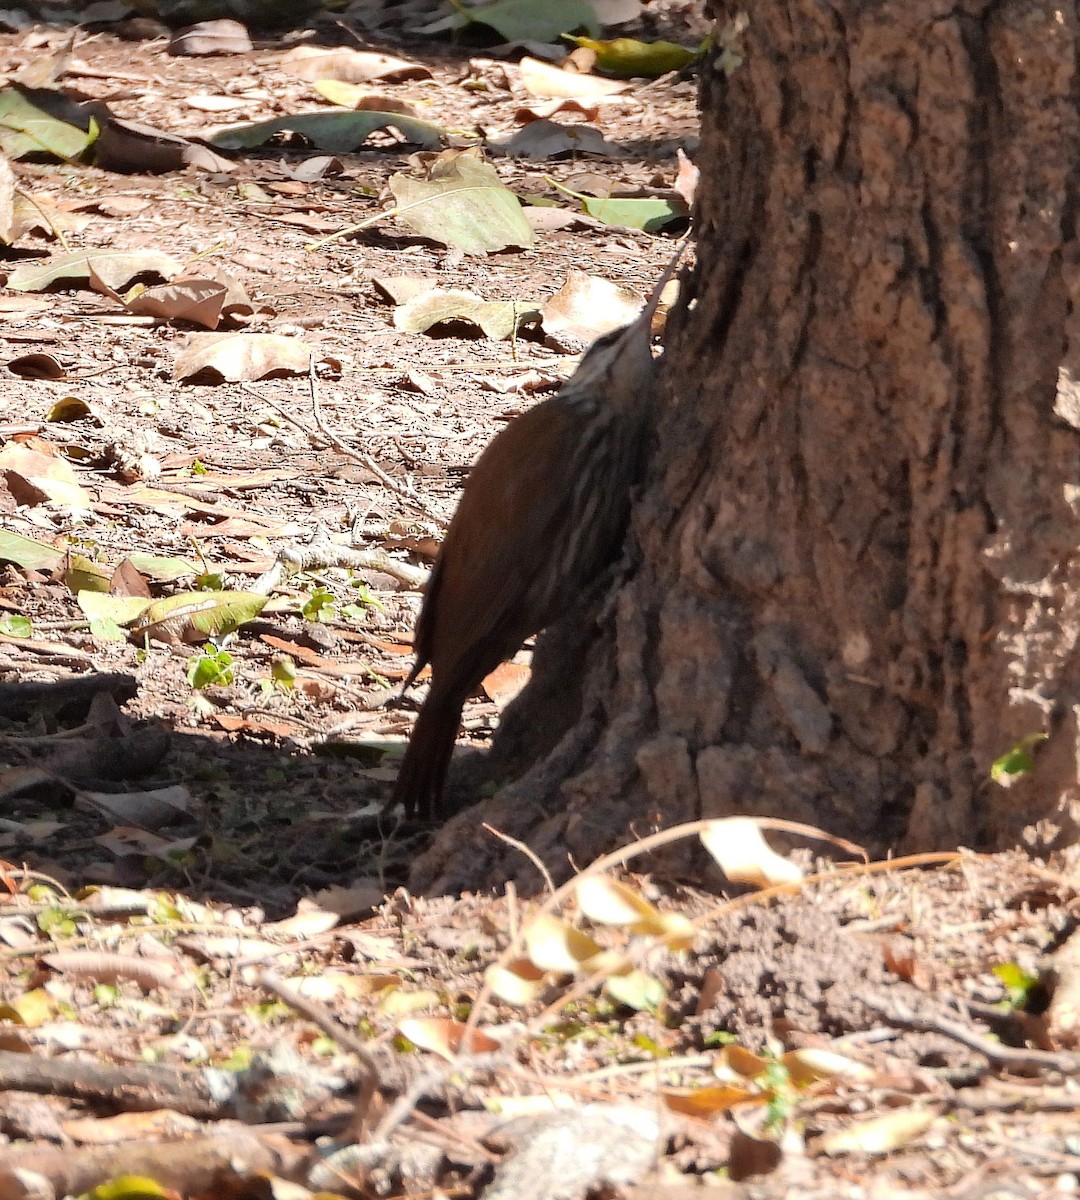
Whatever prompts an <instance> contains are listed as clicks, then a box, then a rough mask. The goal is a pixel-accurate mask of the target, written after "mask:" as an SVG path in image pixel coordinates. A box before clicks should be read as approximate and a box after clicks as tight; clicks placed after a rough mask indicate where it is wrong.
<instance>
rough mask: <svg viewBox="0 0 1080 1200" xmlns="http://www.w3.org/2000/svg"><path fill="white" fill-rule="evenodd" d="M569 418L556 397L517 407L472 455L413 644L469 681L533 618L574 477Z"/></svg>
mask: <svg viewBox="0 0 1080 1200" xmlns="http://www.w3.org/2000/svg"><path fill="white" fill-rule="evenodd" d="M574 429H575V422H574V421H573V419H572V416H571V414H570V413H568V412H567V411H566V410H565V409H563V408H562V407H561V406H560V405H559V404H558V403H557V401H548V402H547V403H545V404H541V405H538V406H537V407H536V408H533V409H530V410H529V411H528V412H526V413H523V414H522V415H521V416H520V417H518V418H517V420H515V421H514V422H513V423H512V424H511V425H508V426H507V427H506V428H505V429H504V430H503V431H502V432H501V433H500V434H499V435H498V436H497V437H496V438H495V439H494V440H493V441H492V442H491V443H490V444H489V445H488V447H487V449H486V450H485V451H484V453H483V454H482V455H481V456H480V458H479V459H477V461H476V464H475V466H474V467H473V469H472V471H471V472H470V474H469V478H468V481H467V482H466V485H465V490H464V492H463V494H462V497H461V502H460V503H459V505H458V508H457V512H456V513H455V514H454V519H453V521H452V522H451V525H450V529H449V531H448V532H447V535H446V540H445V542H444V544H443V548H442V551H441V553H440V555H439V561H438V563H437V564H436V568H435V571H434V572H433V573H432V579H431V583H430V585H429V588H428V594H427V596H426V598H425V601H424V608H423V611H422V613H421V619H420V621H419V622H418V623H417V651H418V653H420V654H423V655H425V656H426V658H427V659H428V661H430V662H431V668H432V672H433V673H434V674H435V675H436V676H438V677H440V678H441V679H445V680H446V681H447V685H450V682H451V680H454V681H456V682H457V683H458V685H459V688H460V689H463V690H464V691H465V692H467V691H469V690H471V689H472V688H473V687H475V685H476V684H477V683H479V681H480V679H481V678H483V676H484V675H485V674H487V672H488V671H490V670H493V669H494V667H495V666H497V665H498V663H500V662H502V661H503V659H505V658H508V657H509V656H510V655H511V654H513V653H514V652H515V651H516V650H517V649H518V647H519V646H520V645H521V643H522V642H523V641H524V640H525V638H526V637H528V636H529V635H530V634H532V633H535V632H536V631H537V626H536V625H535V624H534V621H535V619H536V614H535V611H533V610H534V608H535V604H533V605H530V599H531V598H532V596H533V594H534V593H535V581H536V579H537V578H538V577H542V576H543V574H544V572H545V571H546V570H548V569H549V568H550V562H551V558H552V555H553V554H555V553H557V546H556V544H555V539H556V538H557V537H558V536H559V534H560V532H561V529H562V526H563V524H564V523H565V522H564V521H561V520H560V515H561V514H562V513H563V511H564V509H565V506H566V503H567V496H568V492H569V487H570V483H571V479H570V477H569V476H570V473H571V472H572V465H571V459H572V451H573V445H572V441H573V433H574Z"/></svg>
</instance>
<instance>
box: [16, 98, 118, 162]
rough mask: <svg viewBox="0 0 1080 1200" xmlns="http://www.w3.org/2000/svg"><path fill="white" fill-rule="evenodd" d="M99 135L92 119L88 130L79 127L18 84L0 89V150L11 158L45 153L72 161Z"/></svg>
mask: <svg viewBox="0 0 1080 1200" xmlns="http://www.w3.org/2000/svg"><path fill="white" fill-rule="evenodd" d="M96 136H97V126H96V124H94V123H93V122H92V123H91V128H90V129H89V130H86V129H80V128H79V127H78V126H77V125H71V124H69V123H68V122H67V121H61V120H59V119H57V118H56V117H54V116H50V114H49V113H47V112H45V111H44V110H43V109H41V108H38V107H37V105H35V104H33V103H32V102H31V100H30V98H29V97H28V96H27V95H24V93H23V92H22V91H20V90H19V89H18V88H12V87H9V88H4V90H3V91H2V92H0V151H2V152H3V153H4V154H6V155H7V157H8V158H24V157H25V156H26V155H27V154H42V153H45V154H51V155H53V156H54V157H56V158H60V159H64V160H65V161H68V162H69V161H71V160H72V159H74V158H78V157H79V155H80V154H82V153H83V151H85V150H86V148H87V147H88V146H89V145H90V144H91V142H93V141H94V139H95V137H96Z"/></svg>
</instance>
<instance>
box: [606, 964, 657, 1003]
mask: <svg viewBox="0 0 1080 1200" xmlns="http://www.w3.org/2000/svg"><path fill="white" fill-rule="evenodd" d="M604 991H605V992H606V993H607V994H608V995H609V996H610V997H611V999H612V1000H615V1001H617V1002H618V1003H619V1004H625V1005H626V1007H627V1008H633V1009H636V1010H637V1011H638V1012H656V1010H657V1009H658V1008H659V1007H660V1005H661V1004H662V1003H663V1002H664V997H665V996H666V995H667V993H666V992H665V990H664V985H663V984H662V983H661V982H660V980H659V979H657V978H656V976H655V975H649V974H648V973H647V972H645V971H636V970H635V971H628V972H627V973H626V974H625V975H611V976H609V977H608V978H607V979H605V980H604Z"/></svg>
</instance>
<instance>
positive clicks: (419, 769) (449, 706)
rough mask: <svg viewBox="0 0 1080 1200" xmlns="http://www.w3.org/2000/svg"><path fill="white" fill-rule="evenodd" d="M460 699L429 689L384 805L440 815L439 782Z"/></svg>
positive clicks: (409, 814)
mask: <svg viewBox="0 0 1080 1200" xmlns="http://www.w3.org/2000/svg"><path fill="white" fill-rule="evenodd" d="M463 703H464V701H463V700H458V699H457V698H456V697H453V696H451V697H448V698H443V697H441V696H438V695H436V694H434V693H429V694H428V698H427V700H426V701H425V702H424V706H423V707H422V708H421V709H420V715H419V716H418V717H417V718H416V724H415V725H414V726H413V731H412V736H411V737H410V738H409V745H408V747H407V748H406V750H405V757H404V758H403V759H402V760H401V770H400V771H398V777H397V782H396V783H395V784H394V794H393V797H392V798H391V800H390V803H389V804H388V805H387V809H390V808H393V807H394V806H395V805H397V804H401V805H402V806H403V808H404V809H405V815H406V816H407V817H414V816H415V817H419V818H420V819H421V820H424V821H430V820H433V819H434V818H436V817H438V816H439V815H440V809H441V807H442V792H443V783H444V781H445V779H446V771H447V768H448V767H449V765H450V756H451V755H452V754H453V753H454V741H455V739H456V738H457V731H458V724H459V722H460V721H461V708H462V705H463Z"/></svg>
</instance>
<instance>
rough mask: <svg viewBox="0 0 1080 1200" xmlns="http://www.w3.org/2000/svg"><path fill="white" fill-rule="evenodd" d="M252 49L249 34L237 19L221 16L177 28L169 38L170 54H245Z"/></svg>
mask: <svg viewBox="0 0 1080 1200" xmlns="http://www.w3.org/2000/svg"><path fill="white" fill-rule="evenodd" d="M251 49H253V47H252V44H251V35H250V34H249V33H248V31H247V28H246V27H245V26H244V25H241V24H240V22H239V21H230V20H229V19H228V18H225V17H223V18H221V19H220V20H216V21H199V22H198V24H196V25H189V26H188V27H187V28H186V29H178V30H177V31H176V32H175V33H174V34H173V35H172V37H171V38H170V39H169V53H170V54H172V55H176V56H180V55H191V56H200V57H201V56H206V55H211V54H247V53H248V52H249V51H250V50H251Z"/></svg>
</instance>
